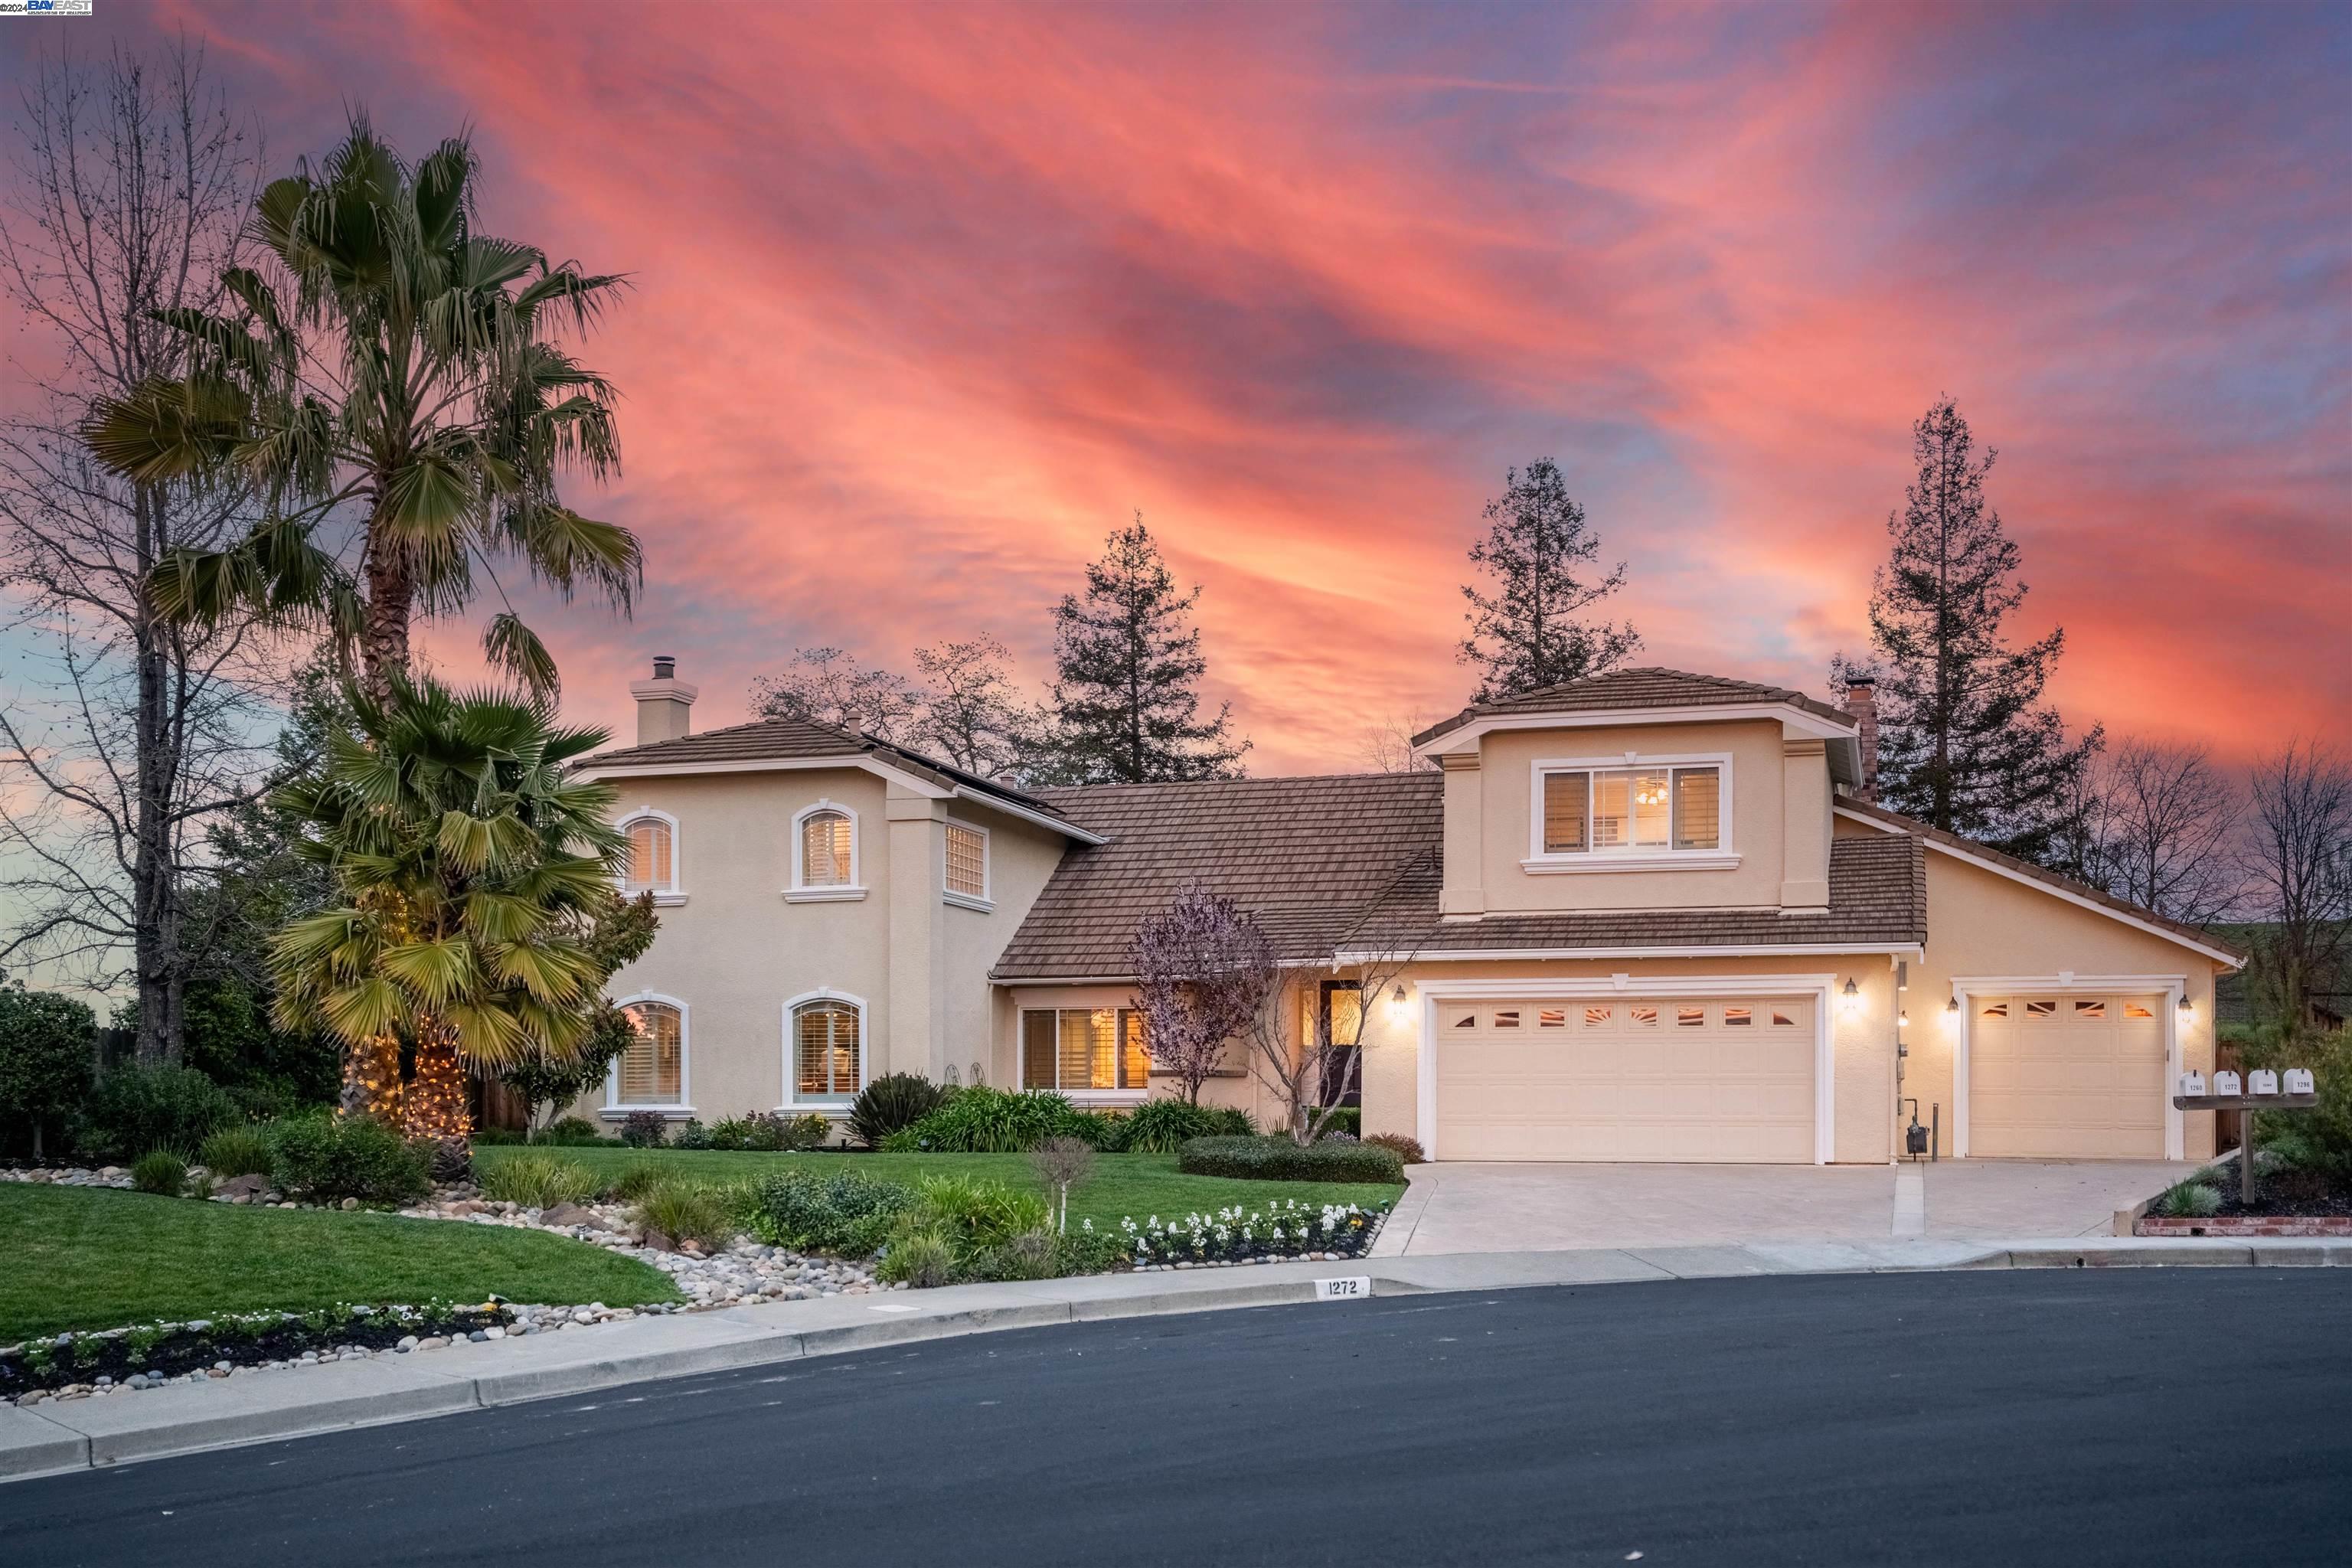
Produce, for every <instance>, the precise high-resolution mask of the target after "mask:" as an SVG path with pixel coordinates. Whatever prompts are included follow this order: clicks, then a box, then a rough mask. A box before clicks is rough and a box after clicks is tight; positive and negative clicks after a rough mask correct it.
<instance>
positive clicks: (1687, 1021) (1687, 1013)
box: [1675, 1007, 1706, 1029]
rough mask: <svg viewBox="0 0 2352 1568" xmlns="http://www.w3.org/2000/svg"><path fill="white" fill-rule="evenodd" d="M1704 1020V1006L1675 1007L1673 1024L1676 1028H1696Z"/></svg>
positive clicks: (1704, 1021)
mask: <svg viewBox="0 0 2352 1568" xmlns="http://www.w3.org/2000/svg"><path fill="white" fill-rule="evenodd" d="M1704 1023H1706V1008H1704V1007H1677V1008H1675V1027H1676V1028H1678V1029H1696V1028H1697V1027H1698V1026H1700V1025H1701V1024H1704Z"/></svg>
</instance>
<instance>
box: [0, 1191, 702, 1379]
mask: <svg viewBox="0 0 2352 1568" xmlns="http://www.w3.org/2000/svg"><path fill="white" fill-rule="evenodd" d="M492 1293H496V1294H498V1295H500V1296H504V1297H506V1298H507V1299H508V1300H512V1301H530V1302H541V1303H570V1302H587V1301H602V1302H604V1303H605V1304H606V1305H607V1306H613V1307H623V1306H630V1307H635V1306H644V1305H646V1304H647V1303H649V1302H654V1301H675V1300H681V1298H680V1297H679V1296H678V1294H677V1289H676V1288H675V1287H674V1286H672V1285H671V1283H670V1281H669V1278H668V1276H667V1275H665V1274H663V1273H662V1272H661V1270H659V1269H657V1268H648V1267H647V1266H646V1265H645V1264H643V1263H640V1262H638V1261H637V1260H636V1259H635V1258H616V1257H614V1256H613V1255H612V1254H611V1253H608V1252H606V1251H604V1249H603V1248H601V1247H591V1246H589V1245H587V1244H586V1243H584V1242H578V1241H572V1240H571V1239H569V1238H568V1237H561V1236H551V1235H548V1234H546V1233H544V1232H541V1231H529V1230H509V1229H505V1228H503V1227H500V1226H486V1225H461V1224H455V1223H452V1222H450V1221H447V1220H430V1219H401V1218H399V1217H397V1216H395V1215H380V1214H366V1213H344V1212H341V1211H340V1210H324V1209H257V1208H239V1207H235V1206H233V1205H228V1204H214V1203H204V1202H200V1201H198V1200H195V1199H192V1198H166V1197H151V1196H149V1195H148V1194H143V1193H131V1192H121V1191H117V1190H113V1189H109V1188H90V1187H49V1186H37V1185H34V1184H29V1183H17V1182H8V1183H0V1345H8V1344H15V1343H16V1342H18V1341H20V1340H23V1339H26V1338H27V1337H29V1336H31V1335H35V1334H54V1333H60V1332H63V1331H67V1330H80V1329H111V1328H118V1327H120V1326H121V1325H123V1324H125V1323H136V1322H145V1321H153V1320H156V1319H164V1320H173V1321H185V1320H187V1319H190V1318H203V1317H209V1316H213V1315H215V1314H218V1313H222V1312H237V1311H248V1312H249V1311H264V1310H286V1311H302V1310H308V1309H310V1308H313V1307H327V1306H332V1305H334V1304H335V1303H336V1302H339V1301H342V1302H350V1303H352V1304H353V1305H367V1306H388V1305H394V1304H399V1303H406V1304H415V1303H419V1302H424V1301H427V1300H433V1299H435V1298H436V1297H437V1298H440V1299H442V1300H454V1301H480V1300H484V1299H485V1298H486V1297H488V1296H489V1295H491V1294H492Z"/></svg>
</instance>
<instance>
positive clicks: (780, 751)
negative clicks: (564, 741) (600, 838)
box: [580, 719, 1062, 816]
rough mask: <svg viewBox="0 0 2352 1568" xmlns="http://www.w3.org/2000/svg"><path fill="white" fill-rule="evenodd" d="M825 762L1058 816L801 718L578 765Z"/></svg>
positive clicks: (627, 767)
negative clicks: (885, 768)
mask: <svg viewBox="0 0 2352 1568" xmlns="http://www.w3.org/2000/svg"><path fill="white" fill-rule="evenodd" d="M825 757H840V758H843V759H845V760H847V759H852V758H856V757H872V758H874V759H875V760H876V761H877V762H882V763H888V764H889V765H890V766H892V767H894V768H898V769H899V770H900V771H902V772H905V773H913V774H915V775H916V776H917V777H919V778H922V779H925V780H928V781H929V782H930V783H932V784H940V785H943V786H952V785H957V784H961V785H962V786H963V787H965V788H967V789H973V790H978V791H980V792H982V794H986V795H995V796H996V797H998V798H999V799H1001V800H1004V801H1008V802H1011V803H1013V804H1014V805H1022V806H1026V807H1027V808H1028V809H1030V810H1031V811H1038V812H1043V813H1045V815H1046V816H1061V815H1062V814H1061V812H1060V811H1059V810H1058V809H1057V808H1056V807H1055V806H1054V805H1052V804H1051V803H1050V802H1048V801H1047V800H1045V798H1044V797H1043V796H1040V795H1030V794H1026V793H1024V792H1023V791H1021V790H1017V789H1013V788H1010V787H1008V786H1007V785H1004V784H998V783H996V782H995V781H993V780H992V779H984V778H982V777H980V776H979V775H978V774H976V773H966V772H964V771H963V770H962V769H961V768H959V767H956V766H954V765H953V764H951V763H943V762H940V760H939V759H938V758H936V757H927V756H924V755H923V754H922V753H921V752H910V751H908V750H907V749H906V748H905V747H904V746H895V745H892V744H891V743H890V742H887V741H877V740H876V739H875V738H874V737H873V736H871V735H858V734H853V733H851V732H850V731H847V730H836V729H835V728H834V727H833V726H832V725H830V724H818V723H814V722H813V721H809V720H805V719H759V720H754V721H752V722H751V723H749V724H730V725H729V726H728V727H726V728H725V729H721V730H705V731H702V732H701V733H699V734H695V735H680V736H679V737H678V738H677V739H676V740H674V741H655V742H651V743H649V744H646V745H643V746H625V747H622V748H620V749H619V750H617V751H611V752H597V753H596V754H595V755H593V756H592V757H589V758H587V759H586V760H584V761H583V763H581V764H580V765H581V766H582V767H583V768H593V769H595V770H597V771H599V772H609V773H628V772H630V771H631V770H632V769H635V768H640V767H671V766H676V765H677V764H679V763H762V762H788V761H793V760H795V759H801V758H808V759H819V758H825Z"/></svg>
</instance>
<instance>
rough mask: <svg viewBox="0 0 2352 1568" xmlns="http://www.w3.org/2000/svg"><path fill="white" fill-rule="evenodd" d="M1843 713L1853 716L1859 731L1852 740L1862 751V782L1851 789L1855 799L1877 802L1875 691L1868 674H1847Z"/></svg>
mask: <svg viewBox="0 0 2352 1568" xmlns="http://www.w3.org/2000/svg"><path fill="white" fill-rule="evenodd" d="M1845 710H1846V711H1847V712H1849V713H1851V714H1853V717H1854V722H1855V723H1857V724H1859V725H1860V726H1861V727H1862V728H1861V732H1860V733H1859V734H1857V735H1856V736H1855V737H1854V740H1855V742H1856V743H1857V744H1858V745H1859V746H1860V748H1861V751H1862V783H1861V784H1859V785H1858V786H1856V787H1855V789H1854V792H1853V794H1854V798H1855V799H1857V800H1867V801H1876V800H1877V799H1878V688H1877V683H1876V682H1875V681H1874V680H1873V679H1871V678H1870V677H1869V676H1867V675H1850V676H1848V677H1846V682H1845Z"/></svg>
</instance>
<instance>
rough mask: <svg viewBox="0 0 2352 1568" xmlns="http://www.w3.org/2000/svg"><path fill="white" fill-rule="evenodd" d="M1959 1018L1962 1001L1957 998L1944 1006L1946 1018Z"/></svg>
mask: <svg viewBox="0 0 2352 1568" xmlns="http://www.w3.org/2000/svg"><path fill="white" fill-rule="evenodd" d="M1944 1016H1946V1017H1947V1018H1957V1017H1958V1016H1960V999H1959V998H1958V996H1955V997H1953V998H1952V999H1951V1000H1950V1001H1948V1002H1947V1003H1945V1004H1944Z"/></svg>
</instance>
